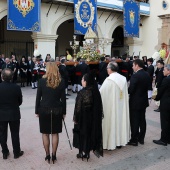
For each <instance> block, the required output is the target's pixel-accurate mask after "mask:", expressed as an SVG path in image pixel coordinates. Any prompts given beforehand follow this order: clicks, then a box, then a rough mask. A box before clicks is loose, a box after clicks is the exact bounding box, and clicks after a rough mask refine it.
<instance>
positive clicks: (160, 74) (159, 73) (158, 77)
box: [155, 67, 164, 88]
mask: <svg viewBox="0 0 170 170" xmlns="http://www.w3.org/2000/svg"><path fill="white" fill-rule="evenodd" d="M163 70H164V68H163V67H162V68H161V69H158V70H157V73H156V80H155V84H156V87H157V88H159V87H160V86H161V83H162V80H163V78H164V74H163Z"/></svg>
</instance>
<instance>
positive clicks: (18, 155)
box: [14, 151, 24, 159]
mask: <svg viewBox="0 0 170 170" xmlns="http://www.w3.org/2000/svg"><path fill="white" fill-rule="evenodd" d="M23 154H24V151H20V153H18V154H14V159H17V158H19V157H20V156H22V155H23Z"/></svg>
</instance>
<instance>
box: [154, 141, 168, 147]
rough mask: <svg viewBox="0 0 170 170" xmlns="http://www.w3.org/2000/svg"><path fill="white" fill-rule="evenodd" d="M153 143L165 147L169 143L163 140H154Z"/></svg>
mask: <svg viewBox="0 0 170 170" xmlns="http://www.w3.org/2000/svg"><path fill="white" fill-rule="evenodd" d="M153 143H155V144H157V145H163V146H167V143H165V142H163V141H161V140H153Z"/></svg>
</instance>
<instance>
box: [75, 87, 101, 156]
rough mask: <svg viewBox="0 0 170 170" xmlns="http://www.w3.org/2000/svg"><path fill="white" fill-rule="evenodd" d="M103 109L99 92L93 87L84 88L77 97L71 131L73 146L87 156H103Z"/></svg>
mask: <svg viewBox="0 0 170 170" xmlns="http://www.w3.org/2000/svg"><path fill="white" fill-rule="evenodd" d="M102 117H103V108H102V100H101V96H100V92H99V90H98V89H97V84H96V85H95V87H85V88H83V89H82V90H81V91H80V92H79V93H78V95H77V98H76V104H75V110H74V117H73V120H74V122H76V124H75V125H74V129H73V146H74V147H75V148H78V149H79V151H80V152H84V153H85V154H88V153H89V152H90V151H91V150H93V152H94V154H95V155H96V156H98V157H99V156H100V155H101V156H103V144H102V141H103V140H102Z"/></svg>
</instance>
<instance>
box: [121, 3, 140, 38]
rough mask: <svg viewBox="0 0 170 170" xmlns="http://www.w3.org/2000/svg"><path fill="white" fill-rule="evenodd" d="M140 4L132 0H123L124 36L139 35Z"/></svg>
mask: <svg viewBox="0 0 170 170" xmlns="http://www.w3.org/2000/svg"><path fill="white" fill-rule="evenodd" d="M139 11H140V5H139V2H136V1H134V0H124V4H123V13H124V36H125V37H139V24H140V13H139Z"/></svg>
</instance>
